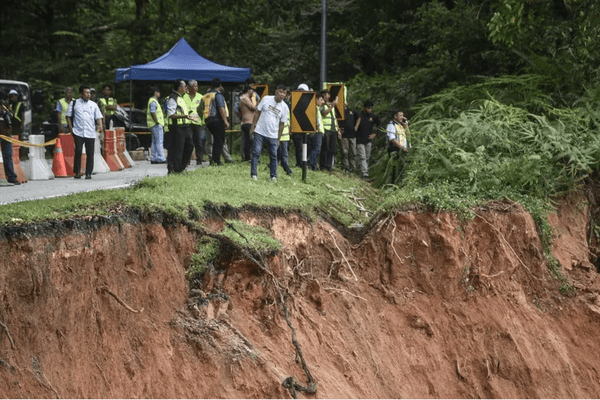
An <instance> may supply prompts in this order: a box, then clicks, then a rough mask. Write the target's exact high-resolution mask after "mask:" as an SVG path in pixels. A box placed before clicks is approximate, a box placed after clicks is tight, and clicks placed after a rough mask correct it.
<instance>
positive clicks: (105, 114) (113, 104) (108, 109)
mask: <svg viewBox="0 0 600 400" xmlns="http://www.w3.org/2000/svg"><path fill="white" fill-rule="evenodd" d="M111 95H112V86H110V85H104V86H102V97H101V98H100V99H99V100H98V105H99V106H100V110H101V111H102V119H103V120H104V127H105V128H106V129H110V121H113V123H114V122H115V121H114V115H115V111H117V99H115V98H113V97H111Z"/></svg>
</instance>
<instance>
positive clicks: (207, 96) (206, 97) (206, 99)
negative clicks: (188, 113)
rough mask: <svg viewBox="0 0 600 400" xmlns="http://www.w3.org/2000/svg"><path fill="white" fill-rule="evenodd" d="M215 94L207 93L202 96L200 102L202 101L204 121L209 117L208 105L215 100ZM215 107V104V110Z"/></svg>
mask: <svg viewBox="0 0 600 400" xmlns="http://www.w3.org/2000/svg"><path fill="white" fill-rule="evenodd" d="M216 95H217V92H208V93H206V94H205V95H204V96H202V100H204V119H207V118H208V117H209V116H210V105H211V104H212V102H213V100H214V99H215V97H216ZM216 108H217V105H216V104H215V110H216Z"/></svg>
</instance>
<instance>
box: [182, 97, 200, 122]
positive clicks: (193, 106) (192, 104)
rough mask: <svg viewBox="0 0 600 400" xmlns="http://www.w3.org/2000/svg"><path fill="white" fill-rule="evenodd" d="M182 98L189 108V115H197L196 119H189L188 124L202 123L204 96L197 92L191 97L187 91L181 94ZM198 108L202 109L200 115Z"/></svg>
mask: <svg viewBox="0 0 600 400" xmlns="http://www.w3.org/2000/svg"><path fill="white" fill-rule="evenodd" d="M183 99H184V100H185V102H186V103H187V105H188V108H189V109H190V115H194V116H196V117H198V121H193V120H192V121H190V124H193V125H204V107H202V100H204V98H203V97H202V96H200V95H199V94H198V93H196V95H195V96H194V98H193V99H192V96H190V95H189V93H186V94H184V95H183ZM198 110H202V115H198Z"/></svg>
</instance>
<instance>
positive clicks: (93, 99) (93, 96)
mask: <svg viewBox="0 0 600 400" xmlns="http://www.w3.org/2000/svg"><path fill="white" fill-rule="evenodd" d="M90 100H91V101H93V102H94V103H96V104H98V99H97V98H96V89H94V88H90Z"/></svg>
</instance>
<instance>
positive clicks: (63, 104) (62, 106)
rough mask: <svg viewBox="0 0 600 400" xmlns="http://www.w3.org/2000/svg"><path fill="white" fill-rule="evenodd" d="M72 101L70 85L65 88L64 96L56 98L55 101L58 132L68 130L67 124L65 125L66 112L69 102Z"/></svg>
mask: <svg viewBox="0 0 600 400" xmlns="http://www.w3.org/2000/svg"><path fill="white" fill-rule="evenodd" d="M71 101H73V89H71V88H70V87H66V88H65V97H63V98H62V99H60V100H58V102H57V103H56V119H57V121H58V123H59V127H58V128H59V129H60V133H64V132H68V131H69V126H68V125H67V118H66V113H67V109H68V108H69V104H71Z"/></svg>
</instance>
